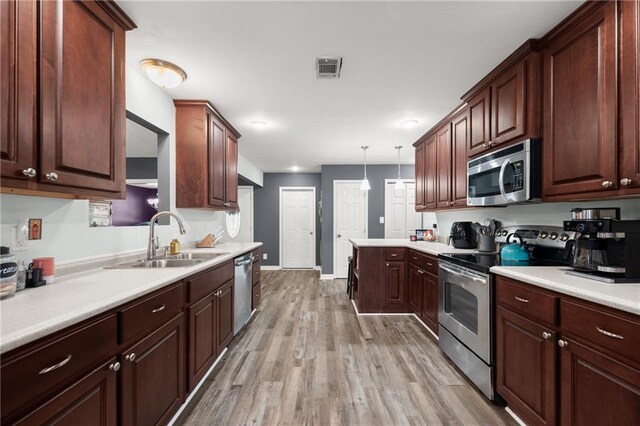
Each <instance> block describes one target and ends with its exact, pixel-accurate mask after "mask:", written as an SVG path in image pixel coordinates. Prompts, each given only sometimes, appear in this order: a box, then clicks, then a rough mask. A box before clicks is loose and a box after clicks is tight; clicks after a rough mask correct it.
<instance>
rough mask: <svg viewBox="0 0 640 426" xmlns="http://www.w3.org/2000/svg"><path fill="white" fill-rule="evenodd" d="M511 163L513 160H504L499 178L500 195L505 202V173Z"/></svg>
mask: <svg viewBox="0 0 640 426" xmlns="http://www.w3.org/2000/svg"><path fill="white" fill-rule="evenodd" d="M510 163H511V160H509V159H508V158H507V159H506V160H504V163H502V166H501V167H500V176H499V177H498V187H499V188H500V194H501V195H502V198H504V200H505V201H507V193H506V191H505V190H504V172H505V171H506V170H507V166H508V165H509V164H510Z"/></svg>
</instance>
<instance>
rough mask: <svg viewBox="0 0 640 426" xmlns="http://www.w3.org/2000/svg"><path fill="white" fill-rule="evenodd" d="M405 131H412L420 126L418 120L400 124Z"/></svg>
mask: <svg viewBox="0 0 640 426" xmlns="http://www.w3.org/2000/svg"><path fill="white" fill-rule="evenodd" d="M400 124H401V125H402V127H404V128H405V129H412V128H414V127H416V126H417V125H418V120H405V121H403V122H402V123H400Z"/></svg>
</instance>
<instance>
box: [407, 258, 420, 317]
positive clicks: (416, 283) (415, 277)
mask: <svg viewBox="0 0 640 426" xmlns="http://www.w3.org/2000/svg"><path fill="white" fill-rule="evenodd" d="M422 274H424V271H422V270H421V269H420V268H418V267H417V266H416V265H414V264H411V263H410V264H409V279H408V282H409V307H410V308H411V310H412V312H413V313H414V314H416V315H420V314H421V313H422Z"/></svg>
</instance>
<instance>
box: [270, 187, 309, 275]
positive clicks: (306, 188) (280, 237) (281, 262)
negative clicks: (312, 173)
mask: <svg viewBox="0 0 640 426" xmlns="http://www.w3.org/2000/svg"><path fill="white" fill-rule="evenodd" d="M300 190H306V191H308V190H311V191H312V194H313V236H314V239H313V259H312V262H311V263H312V265H311V266H310V267H309V269H314V268H315V267H316V245H317V244H318V235H317V234H318V233H317V232H316V226H317V216H318V202H317V201H316V187H315V186H281V187H280V188H279V190H278V194H279V197H278V215H279V217H278V226H279V228H280V229H279V232H278V234H279V235H278V244H279V252H278V256H279V258H280V261H279V262H278V263H279V264H280V268H281V269H284V266H283V265H284V262H283V258H282V234H283V232H284V231H283V228H282V193H283V192H285V191H300ZM291 269H303V268H291ZM304 269H306V268H304Z"/></svg>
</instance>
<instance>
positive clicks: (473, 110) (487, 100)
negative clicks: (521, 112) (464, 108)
mask: <svg viewBox="0 0 640 426" xmlns="http://www.w3.org/2000/svg"><path fill="white" fill-rule="evenodd" d="M468 104H469V145H468V146H467V154H468V155H469V157H473V156H474V155H477V154H480V153H482V152H484V151H485V150H486V149H487V144H488V143H489V142H490V141H491V133H490V132H491V115H490V114H491V88H489V87H488V88H486V89H484V90H483V91H481V92H480V93H478V94H477V95H476V96H475V97H473V98H472V99H471V100H470V101H469V102H468Z"/></svg>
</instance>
